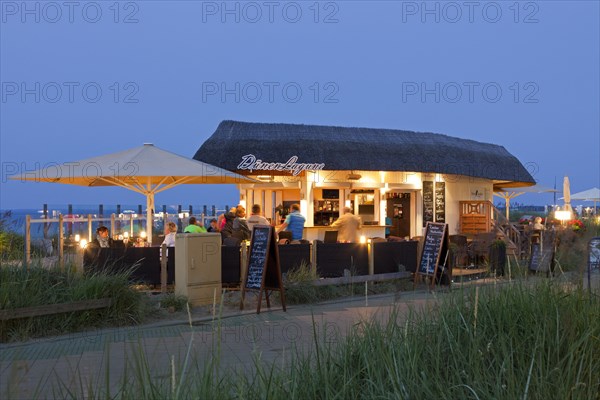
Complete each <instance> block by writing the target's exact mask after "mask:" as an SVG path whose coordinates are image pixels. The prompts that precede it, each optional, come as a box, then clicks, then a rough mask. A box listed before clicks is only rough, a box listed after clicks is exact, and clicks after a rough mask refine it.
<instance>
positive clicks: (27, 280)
mask: <svg viewBox="0 0 600 400" xmlns="http://www.w3.org/2000/svg"><path fill="white" fill-rule="evenodd" d="M129 275H130V271H123V272H120V273H115V274H109V273H105V272H98V273H94V274H85V275H81V274H79V273H76V272H75V271H74V270H73V269H72V268H66V269H65V270H64V271H63V270H61V269H60V268H58V267H56V266H55V267H51V268H42V267H41V266H39V265H35V264H34V265H32V266H30V268H29V269H24V268H22V267H13V266H7V267H2V268H0V309H2V310H11V309H18V308H23V307H33V306H41V305H51V304H60V303H70V302H77V301H81V300H93V299H101V298H110V299H111V300H112V304H111V306H110V307H107V308H103V309H96V310H89V311H78V312H71V313H60V314H52V315H47V316H40V317H31V318H18V319H12V320H8V321H0V340H1V341H3V342H6V341H14V340H25V339H28V338H33V337H39V336H49V335H54V334H64V333H69V332H75V331H78V330H82V329H87V328H94V327H106V326H115V325H126V324H132V323H136V322H138V321H140V320H141V319H142V318H143V317H144V316H145V315H146V314H147V313H148V312H149V310H148V307H147V305H146V302H145V301H144V298H143V295H142V293H139V292H137V291H135V290H133V289H131V288H130V284H129V281H128V278H129Z"/></svg>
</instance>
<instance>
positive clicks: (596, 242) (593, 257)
mask: <svg viewBox="0 0 600 400" xmlns="http://www.w3.org/2000/svg"><path fill="white" fill-rule="evenodd" d="M588 268H589V269H590V271H591V270H592V269H594V268H600V237H595V238H592V239H590V241H589V242H588Z"/></svg>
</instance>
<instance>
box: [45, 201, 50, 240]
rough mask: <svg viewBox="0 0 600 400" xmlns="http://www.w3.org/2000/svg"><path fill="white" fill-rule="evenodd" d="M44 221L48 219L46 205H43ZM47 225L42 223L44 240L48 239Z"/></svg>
mask: <svg viewBox="0 0 600 400" xmlns="http://www.w3.org/2000/svg"><path fill="white" fill-rule="evenodd" d="M44 219H48V204H44ZM48 229H49V226H48V223H47V222H44V239H48Z"/></svg>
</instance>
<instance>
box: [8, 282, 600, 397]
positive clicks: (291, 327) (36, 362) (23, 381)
mask: <svg viewBox="0 0 600 400" xmlns="http://www.w3.org/2000/svg"><path fill="white" fill-rule="evenodd" d="M481 282H485V281H480V282H479V283H477V284H481ZM593 282H594V283H593V285H594V286H595V288H596V289H598V288H599V287H600V273H596V274H594V277H593ZM471 284H474V282H472V283H471ZM467 286H468V285H467ZM444 296H446V294H445V293H444V292H437V293H433V294H432V293H429V292H425V291H415V292H401V293H396V294H389V295H377V296H371V297H369V298H368V302H366V301H365V299H364V298H352V299H345V300H343V301H336V302H328V303H322V304H318V305H313V306H311V305H299V306H288V309H287V312H283V310H281V309H280V308H276V307H274V308H272V309H271V310H270V311H269V310H265V309H263V311H262V312H261V313H260V314H256V312H255V308H254V309H252V306H251V305H249V306H248V307H247V309H250V310H251V311H245V312H244V313H235V314H232V315H229V316H225V317H222V318H219V319H213V318H211V317H208V318H196V319H193V323H192V326H190V324H189V321H187V320H181V321H164V322H161V323H156V324H152V325H143V326H137V327H126V328H113V329H105V330H96V331H90V332H83V333H76V334H70V335H65V336H60V337H55V338H49V339H42V340H36V341H29V342H25V343H16V344H2V345H0V396H1V397H2V398H3V399H31V398H60V397H61V396H59V395H58V394H57V393H58V392H57V389H59V388H62V390H63V391H64V390H65V389H66V388H68V389H69V390H71V391H73V393H79V394H78V395H77V397H78V398H85V397H86V394H85V393H84V392H85V390H86V389H85V388H87V387H88V386H91V387H96V388H97V387H105V386H106V382H107V379H110V380H109V382H110V385H109V386H110V387H111V390H112V391H115V390H116V389H117V387H118V386H119V385H120V380H121V379H122V377H123V376H124V374H125V372H126V371H127V373H128V374H129V375H131V374H132V373H133V371H134V370H135V366H134V364H135V363H136V362H139V361H140V360H141V358H140V355H143V356H144V357H145V362H147V363H148V365H150V366H151V368H149V370H150V371H151V374H152V379H153V380H155V379H156V380H161V379H162V380H164V381H165V383H166V384H168V383H169V379H170V378H169V377H170V376H171V375H170V371H171V369H170V365H171V360H172V359H173V360H174V362H175V365H176V366H178V368H179V367H180V366H181V365H183V362H184V359H185V356H186V353H187V351H188V347H189V346H190V343H192V345H191V348H192V353H191V354H192V356H193V357H194V360H196V361H200V362H201V363H203V364H204V365H206V363H208V362H213V363H218V366H219V368H222V369H230V368H234V369H236V370H237V371H238V372H243V371H244V370H245V371H246V372H250V371H252V369H253V367H254V365H255V364H254V363H255V362H256V360H258V359H260V360H261V361H262V362H266V363H273V362H275V363H281V364H285V363H286V362H287V361H289V360H290V358H291V355H292V354H293V352H294V351H296V350H299V351H301V352H303V353H305V354H306V352H309V351H311V350H312V349H313V348H314V347H313V346H314V343H315V336H316V337H317V338H318V340H319V341H320V342H321V343H325V344H335V343H337V342H339V341H340V340H342V339H343V337H344V336H345V335H346V334H347V333H348V332H350V331H352V330H356V329H360V324H361V323H363V322H366V321H371V320H376V321H380V322H385V321H387V320H388V318H389V316H390V313H392V312H393V311H394V312H397V314H395V315H396V316H397V318H399V319H403V318H404V317H405V316H406V315H407V313H408V312H410V310H415V311H419V310H423V309H424V308H425V307H429V306H432V305H433V303H434V302H435V301H436V299H439V298H441V297H444ZM82 388H84V390H82Z"/></svg>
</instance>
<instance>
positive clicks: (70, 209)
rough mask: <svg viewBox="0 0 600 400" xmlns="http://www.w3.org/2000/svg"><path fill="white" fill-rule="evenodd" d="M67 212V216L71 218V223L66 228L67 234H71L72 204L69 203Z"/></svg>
mask: <svg viewBox="0 0 600 400" xmlns="http://www.w3.org/2000/svg"><path fill="white" fill-rule="evenodd" d="M67 214H68V215H69V218H71V223H70V224H69V225H68V227H69V229H67V233H68V234H69V236H71V235H72V234H73V219H72V218H73V204H69V206H68V211H67Z"/></svg>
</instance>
